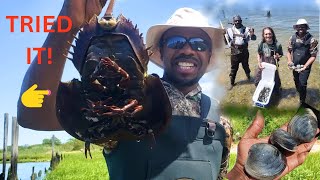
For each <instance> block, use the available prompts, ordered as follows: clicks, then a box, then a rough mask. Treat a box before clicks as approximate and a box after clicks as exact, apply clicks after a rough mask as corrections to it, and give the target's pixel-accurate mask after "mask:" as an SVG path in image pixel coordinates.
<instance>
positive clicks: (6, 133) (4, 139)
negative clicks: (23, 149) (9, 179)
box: [1, 113, 9, 180]
mask: <svg viewBox="0 0 320 180" xmlns="http://www.w3.org/2000/svg"><path fill="white" fill-rule="evenodd" d="M8 120H9V114H8V113H5V114H4V122H3V123H4V124H3V127H4V129H3V156H2V174H1V180H2V178H3V179H4V178H5V177H6V164H7V154H6V153H7V142H8Z"/></svg>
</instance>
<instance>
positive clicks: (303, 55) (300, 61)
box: [287, 19, 318, 103]
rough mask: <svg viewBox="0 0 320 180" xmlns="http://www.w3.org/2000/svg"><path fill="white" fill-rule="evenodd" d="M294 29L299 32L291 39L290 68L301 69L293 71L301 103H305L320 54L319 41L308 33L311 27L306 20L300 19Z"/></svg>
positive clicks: (289, 50)
mask: <svg viewBox="0 0 320 180" xmlns="http://www.w3.org/2000/svg"><path fill="white" fill-rule="evenodd" d="M293 28H294V29H295V30H296V31H297V32H296V33H295V34H294V35H292V36H291V37H290V39H289V45H288V53H287V59H288V66H289V67H300V68H296V69H294V70H293V79H294V83H295V86H296V89H297V91H298V92H299V96H300V103H304V102H305V100H306V96H307V81H308V78H309V74H310V72H311V66H312V63H313V62H314V61H315V59H316V57H317V53H318V48H317V46H318V41H317V40H316V39H315V38H314V37H313V36H312V35H311V34H310V33H309V32H308V31H307V30H308V29H310V27H309V24H308V22H307V21H306V20H305V19H299V20H298V21H297V23H296V24H295V25H293Z"/></svg>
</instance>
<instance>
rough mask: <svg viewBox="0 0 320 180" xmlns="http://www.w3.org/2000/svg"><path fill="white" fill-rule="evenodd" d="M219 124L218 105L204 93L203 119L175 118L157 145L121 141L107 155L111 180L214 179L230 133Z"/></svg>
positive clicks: (144, 141)
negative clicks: (227, 133)
mask: <svg viewBox="0 0 320 180" xmlns="http://www.w3.org/2000/svg"><path fill="white" fill-rule="evenodd" d="M207 119H210V121H212V120H215V121H219V119H220V115H219V112H218V104H217V103H214V102H213V101H211V100H210V98H209V97H208V96H206V95H204V94H202V98H201V118H195V117H188V116H173V117H172V120H171V122H170V124H169V126H168V127H167V129H166V130H165V132H163V133H162V134H161V135H159V136H157V137H156V144H154V145H153V146H152V149H151V148H150V147H151V144H152V141H151V140H150V139H145V140H141V141H140V142H136V141H122V142H119V144H118V147H117V148H115V149H114V150H112V151H111V152H110V153H109V154H106V153H104V156H105V158H106V161H107V165H108V171H109V176H110V180H145V179H150V180H176V179H194V180H198V179H199V180H214V179H217V177H218V175H219V171H220V165H221V158H222V153H223V151H224V150H226V148H225V146H226V145H225V143H224V142H225V137H226V132H225V130H224V128H223V126H222V125H220V124H219V123H216V128H215V129H212V128H209V126H208V120H207Z"/></svg>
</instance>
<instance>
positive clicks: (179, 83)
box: [164, 72, 201, 87]
mask: <svg viewBox="0 0 320 180" xmlns="http://www.w3.org/2000/svg"><path fill="white" fill-rule="evenodd" d="M164 78H165V80H166V81H168V82H169V83H170V84H172V85H174V86H175V87H190V86H192V85H194V84H197V83H199V80H200V79H201V77H195V78H193V79H179V78H177V77H176V76H174V75H173V74H170V73H167V72H165V73H164Z"/></svg>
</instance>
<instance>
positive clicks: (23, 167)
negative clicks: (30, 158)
mask: <svg viewBox="0 0 320 180" xmlns="http://www.w3.org/2000/svg"><path fill="white" fill-rule="evenodd" d="M9 167H10V163H9V164H7V165H6V178H7V175H8V169H9ZM32 167H34V172H35V173H37V175H38V172H39V171H40V170H41V171H42V173H41V177H40V178H38V179H43V178H44V176H45V173H44V169H45V168H46V169H47V170H48V169H49V167H50V162H28V163H18V170H17V172H18V179H21V180H30V177H31V174H32ZM0 169H1V172H2V163H1V165H0Z"/></svg>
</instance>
